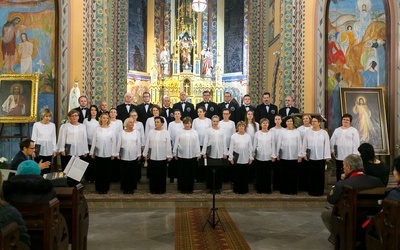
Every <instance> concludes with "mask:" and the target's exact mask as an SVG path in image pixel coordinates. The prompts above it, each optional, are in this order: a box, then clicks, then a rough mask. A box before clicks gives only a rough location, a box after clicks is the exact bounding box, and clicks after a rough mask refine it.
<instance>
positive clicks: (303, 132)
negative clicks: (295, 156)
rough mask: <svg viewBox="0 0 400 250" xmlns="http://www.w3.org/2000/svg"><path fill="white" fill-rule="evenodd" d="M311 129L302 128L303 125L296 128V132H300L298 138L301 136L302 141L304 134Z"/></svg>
mask: <svg viewBox="0 0 400 250" xmlns="http://www.w3.org/2000/svg"><path fill="white" fill-rule="evenodd" d="M311 128H312V126H309V127H306V126H304V125H301V126H300V127H298V128H297V130H298V131H299V132H300V136H301V139H302V140H303V138H304V134H305V133H306V132H307V131H308V130H310V129H311Z"/></svg>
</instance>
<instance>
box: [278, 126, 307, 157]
mask: <svg viewBox="0 0 400 250" xmlns="http://www.w3.org/2000/svg"><path fill="white" fill-rule="evenodd" d="M302 146H303V144H302V143H301V136H300V132H299V131H298V130H296V129H292V130H289V129H284V130H283V131H282V133H281V134H280V136H279V138H278V147H277V148H278V149H279V150H280V151H278V154H279V153H280V152H281V153H282V155H280V156H279V157H280V158H281V159H283V160H297V158H298V157H303V155H302V151H301V148H302Z"/></svg>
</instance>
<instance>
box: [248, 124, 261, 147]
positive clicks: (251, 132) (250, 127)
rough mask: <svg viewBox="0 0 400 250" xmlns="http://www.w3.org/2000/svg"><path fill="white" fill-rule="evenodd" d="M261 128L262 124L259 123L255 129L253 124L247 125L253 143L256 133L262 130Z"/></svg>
mask: <svg viewBox="0 0 400 250" xmlns="http://www.w3.org/2000/svg"><path fill="white" fill-rule="evenodd" d="M259 128H260V124H258V122H256V127H255V128H254V127H253V124H247V126H246V133H247V134H249V135H250V138H251V142H253V141H254V135H255V134H256V132H257V131H258V130H260V129H259ZM253 146H254V145H253Z"/></svg>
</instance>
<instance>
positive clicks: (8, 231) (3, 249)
mask: <svg viewBox="0 0 400 250" xmlns="http://www.w3.org/2000/svg"><path fill="white" fill-rule="evenodd" d="M19 236H20V233H19V227H18V224H17V223H16V222H12V223H10V224H8V225H6V226H4V227H3V228H0V250H10V249H15V250H17V249H21V250H23V249H29V247H28V246H27V245H26V244H25V243H23V242H21V241H20V240H19Z"/></svg>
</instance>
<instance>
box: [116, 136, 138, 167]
mask: <svg viewBox="0 0 400 250" xmlns="http://www.w3.org/2000/svg"><path fill="white" fill-rule="evenodd" d="M140 137H141V136H140V134H139V132H138V131H137V130H135V129H134V130H133V131H132V132H126V131H125V130H122V131H121V132H119V138H118V144H117V149H116V152H117V153H118V152H119V156H120V157H121V160H124V161H133V160H136V159H137V158H138V157H139V156H140V155H141V153H142V149H141V146H142V143H141V138H140Z"/></svg>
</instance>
